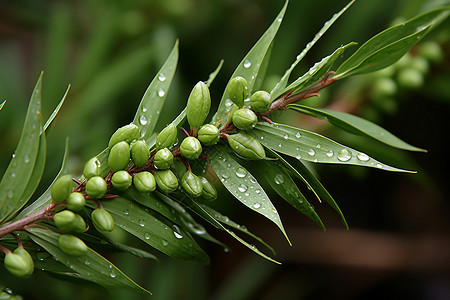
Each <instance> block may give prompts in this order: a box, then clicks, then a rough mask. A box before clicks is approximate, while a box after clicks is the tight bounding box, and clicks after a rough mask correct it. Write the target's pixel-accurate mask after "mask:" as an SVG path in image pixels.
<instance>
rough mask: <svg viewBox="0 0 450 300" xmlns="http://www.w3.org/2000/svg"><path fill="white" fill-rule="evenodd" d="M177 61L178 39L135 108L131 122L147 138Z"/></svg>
mask: <svg viewBox="0 0 450 300" xmlns="http://www.w3.org/2000/svg"><path fill="white" fill-rule="evenodd" d="M177 63H178V41H177V42H176V43H175V46H174V47H173V50H172V52H171V53H170V55H169V57H168V58H167V60H166V62H165V63H164V65H163V66H162V68H161V70H159V72H158V74H156V76H155V78H154V79H153V80H152V82H151V83H150V85H149V86H148V88H147V90H146V91H145V94H144V96H143V97H142V100H141V103H140V104H139V107H138V109H137V112H136V115H135V117H134V120H133V123H134V124H135V125H136V126H138V127H139V130H140V131H141V137H142V139H144V140H147V139H148V138H149V137H150V136H151V135H152V133H153V130H154V129H155V126H156V123H157V122H158V118H159V115H160V112H161V110H162V108H163V105H164V101H165V99H166V96H167V92H168V91H169V88H170V84H171V83H172V79H173V76H174V74H175V69H176V67H177Z"/></svg>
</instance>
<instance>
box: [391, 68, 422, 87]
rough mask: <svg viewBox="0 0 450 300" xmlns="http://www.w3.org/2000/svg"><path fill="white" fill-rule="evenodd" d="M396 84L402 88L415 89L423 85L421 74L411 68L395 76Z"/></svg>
mask: <svg viewBox="0 0 450 300" xmlns="http://www.w3.org/2000/svg"><path fill="white" fill-rule="evenodd" d="M397 81H398V84H399V85H400V86H402V87H404V88H408V89H416V88H419V87H421V86H422V85H423V81H424V78H423V74H422V73H420V72H419V71H418V70H416V69H413V68H404V69H402V70H400V71H399V72H398V74H397Z"/></svg>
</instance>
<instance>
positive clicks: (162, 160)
mask: <svg viewBox="0 0 450 300" xmlns="http://www.w3.org/2000/svg"><path fill="white" fill-rule="evenodd" d="M172 163H173V154H172V152H171V151H170V150H169V149H167V148H164V149H161V150H158V152H156V154H155V158H154V161H153V164H154V165H155V167H156V168H157V169H160V170H165V169H168V168H169V167H170V166H171V165H172Z"/></svg>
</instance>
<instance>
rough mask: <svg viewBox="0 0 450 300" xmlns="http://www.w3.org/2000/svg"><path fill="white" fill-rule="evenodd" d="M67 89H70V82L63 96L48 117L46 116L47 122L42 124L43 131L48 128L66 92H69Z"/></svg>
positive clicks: (64, 98)
mask: <svg viewBox="0 0 450 300" xmlns="http://www.w3.org/2000/svg"><path fill="white" fill-rule="evenodd" d="M69 89H70V84H69V86H68V87H67V90H66V92H65V93H64V96H63V97H62V99H61V101H59V103H58V105H57V106H56V108H55V109H54V110H53V112H52V114H51V115H50V117H49V118H48V120H47V122H45V124H44V128H43V131H46V130H47V129H48V127H49V126H50V124H51V123H52V122H53V120H54V119H55V117H56V115H57V114H58V112H59V110H60V109H61V106H62V105H63V103H64V100H66V97H67V94H68V93H69Z"/></svg>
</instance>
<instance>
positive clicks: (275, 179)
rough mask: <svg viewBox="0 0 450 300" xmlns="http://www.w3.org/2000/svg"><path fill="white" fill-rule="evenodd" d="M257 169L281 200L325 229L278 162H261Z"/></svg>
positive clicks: (312, 208)
mask: <svg viewBox="0 0 450 300" xmlns="http://www.w3.org/2000/svg"><path fill="white" fill-rule="evenodd" d="M258 169H259V172H258V174H261V176H263V177H264V178H265V180H266V181H267V182H268V183H269V184H270V186H271V187H272V188H273V190H274V191H275V192H276V193H277V194H278V195H280V197H281V198H283V199H284V200H285V201H286V202H288V203H289V204H290V205H292V206H293V207H295V208H296V209H297V210H298V211H300V212H301V213H302V214H304V215H305V216H307V217H308V218H310V219H311V220H312V221H314V222H315V223H316V224H317V225H319V226H320V227H321V228H322V229H325V226H324V225H323V222H322V220H321V219H320V217H319V215H318V214H317V213H316V211H315V210H314V207H313V206H312V205H311V204H310V203H309V202H308V200H306V198H305V196H303V194H302V193H301V192H300V190H299V189H298V187H297V185H296V184H295V182H294V180H293V179H292V178H291V176H290V175H289V173H288V172H287V170H286V169H285V168H284V167H283V166H282V164H281V163H280V162H278V161H269V160H265V161H262V162H261V164H260V165H259V166H258Z"/></svg>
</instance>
